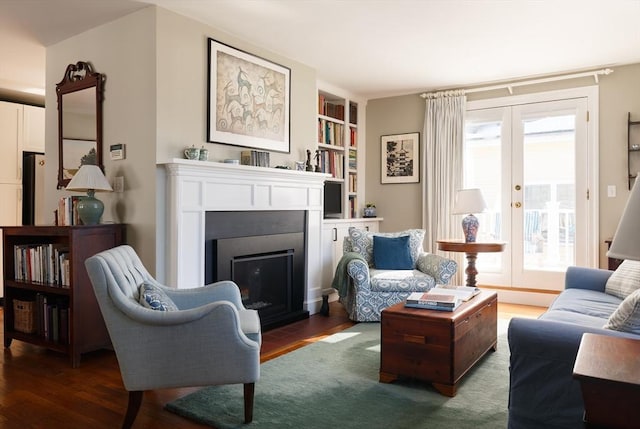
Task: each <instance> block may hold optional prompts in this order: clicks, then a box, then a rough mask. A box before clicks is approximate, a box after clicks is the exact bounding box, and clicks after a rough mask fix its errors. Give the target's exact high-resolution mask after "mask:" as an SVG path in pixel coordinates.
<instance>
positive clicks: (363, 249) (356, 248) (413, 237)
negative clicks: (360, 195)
mask: <svg viewBox="0 0 640 429" xmlns="http://www.w3.org/2000/svg"><path fill="white" fill-rule="evenodd" d="M424 234H425V230H424V229H408V230H406V231H400V232H369V231H366V230H363V229H359V228H355V227H350V228H349V239H350V240H351V251H352V252H356V253H359V254H360V255H361V256H362V257H363V258H364V260H365V261H367V264H368V265H369V266H370V267H372V266H373V236H374V235H375V236H379V237H401V236H403V235H408V236H409V250H410V252H411V262H412V264H413V266H415V263H416V261H417V260H418V256H419V255H420V253H421V252H422V241H423V240H424ZM413 266H412V268H413Z"/></svg>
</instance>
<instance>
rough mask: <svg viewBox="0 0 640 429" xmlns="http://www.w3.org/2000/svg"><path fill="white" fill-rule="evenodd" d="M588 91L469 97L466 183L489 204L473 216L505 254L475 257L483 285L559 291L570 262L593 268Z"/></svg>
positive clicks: (594, 240)
mask: <svg viewBox="0 0 640 429" xmlns="http://www.w3.org/2000/svg"><path fill="white" fill-rule="evenodd" d="M562 97H564V98H562ZM590 97H591V98H590ZM593 97H595V98H596V101H597V91H596V92H595V95H594V94H593V90H592V91H586V93H584V94H580V91H578V93H577V94H576V93H574V92H572V91H568V92H567V91H563V92H561V93H560V92H555V93H546V94H542V95H541V94H538V95H535V96H523V97H517V98H516V97H513V98H506V99H500V100H490V101H482V102H469V103H468V107H467V116H466V124H465V128H466V129H465V143H464V155H463V156H464V159H463V165H464V174H463V177H464V187H465V188H474V187H477V188H480V189H482V192H483V195H484V197H485V200H486V202H487V205H488V209H487V210H486V211H485V212H484V213H481V214H480V215H477V216H478V218H479V220H480V230H479V236H480V238H479V240H482V241H496V240H501V241H506V242H507V247H506V251H505V252H503V253H493V254H480V255H479V256H478V261H477V263H476V265H477V268H478V271H479V275H478V281H479V283H480V284H488V285H496V286H513V287H516V288H527V289H546V290H561V289H562V288H563V286H564V273H565V271H566V269H567V267H568V266H570V265H581V266H596V259H597V233H596V229H595V228H596V226H597V222H596V219H595V216H596V211H595V207H597V204H596V201H595V199H596V194H597V192H596V190H597V187H596V186H595V183H597V181H596V177H595V174H596V171H597V170H596V169H595V164H596V163H597V161H596V160H595V155H596V154H597V152H596V150H595V149H596V142H595V135H594V134H595V132H594V130H595V129H594V128H593V127H590V121H589V120H588V117H587V115H588V112H589V111H590V108H591V105H592V104H593V103H594V100H593ZM591 189H593V191H591Z"/></svg>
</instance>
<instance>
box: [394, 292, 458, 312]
mask: <svg viewBox="0 0 640 429" xmlns="http://www.w3.org/2000/svg"><path fill="white" fill-rule="evenodd" d="M461 302H462V300H461V299H460V298H458V297H456V296H454V295H451V294H442V295H438V294H434V293H429V292H413V293H411V294H410V295H409V296H408V297H407V300H406V302H405V307H411V308H426V309H430V310H444V311H453V310H455V309H456V308H458V306H459V305H460V303H461Z"/></svg>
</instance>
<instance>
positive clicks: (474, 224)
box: [462, 214, 480, 243]
mask: <svg viewBox="0 0 640 429" xmlns="http://www.w3.org/2000/svg"><path fill="white" fill-rule="evenodd" d="M479 225H480V222H478V218H477V217H475V216H474V215H472V214H470V215H468V216H465V218H464V219H462V231H463V232H464V241H465V243H475V241H476V236H477V235H478V226H479Z"/></svg>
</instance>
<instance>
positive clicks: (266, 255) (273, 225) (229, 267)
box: [205, 211, 309, 330]
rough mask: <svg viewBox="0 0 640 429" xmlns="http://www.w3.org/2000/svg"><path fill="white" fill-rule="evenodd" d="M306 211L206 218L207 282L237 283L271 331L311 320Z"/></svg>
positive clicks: (247, 304) (221, 213)
mask: <svg viewBox="0 0 640 429" xmlns="http://www.w3.org/2000/svg"><path fill="white" fill-rule="evenodd" d="M306 224H307V222H306V212H305V211H240V212H236V211H214V212H207V213H206V215H205V225H206V228H205V281H206V283H212V282H215V281H219V280H233V281H234V282H235V283H236V284H237V285H238V287H239V288H240V293H241V296H242V303H243V304H244V306H245V307H246V308H250V309H255V310H258V313H259V314H260V321H261V323H262V329H263V330H268V329H271V328H275V327H277V326H282V325H284V324H287V323H291V322H293V321H296V320H300V319H303V318H306V317H309V312H308V311H305V310H304V309H303V301H304V290H305V229H306Z"/></svg>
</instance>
